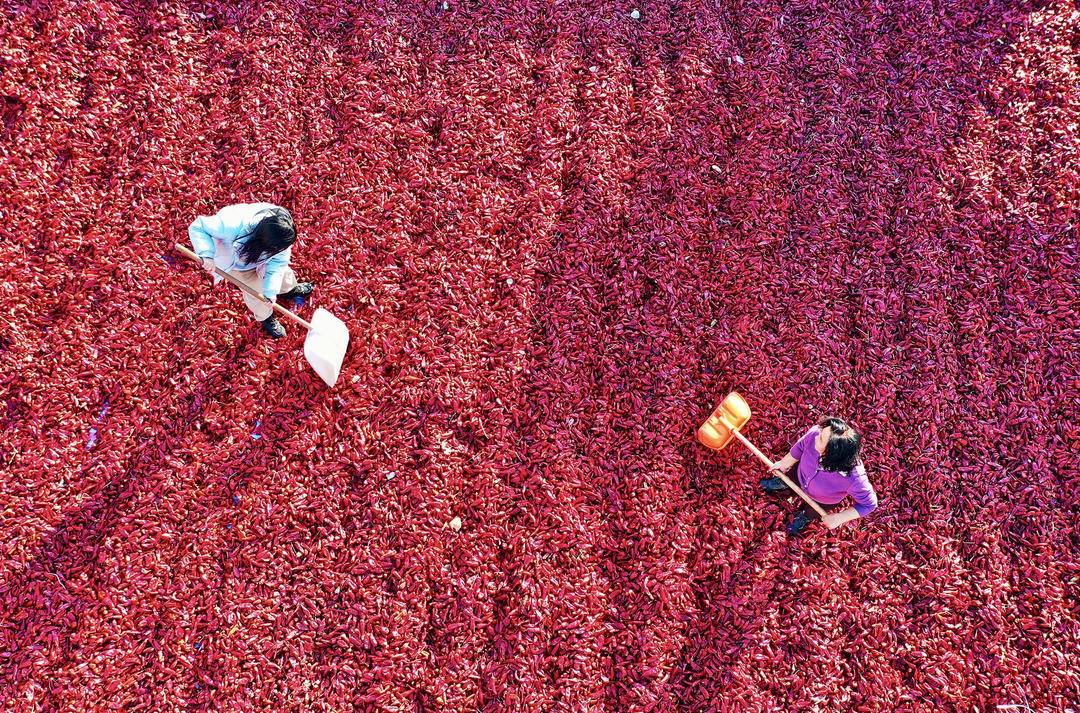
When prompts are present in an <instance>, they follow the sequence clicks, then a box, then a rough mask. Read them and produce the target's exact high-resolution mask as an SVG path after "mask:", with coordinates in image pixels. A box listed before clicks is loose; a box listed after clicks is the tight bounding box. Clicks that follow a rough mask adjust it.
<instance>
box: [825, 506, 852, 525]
mask: <svg viewBox="0 0 1080 713" xmlns="http://www.w3.org/2000/svg"><path fill="white" fill-rule="evenodd" d="M858 519H859V511H858V510H856V509H855V508H844V509H843V510H841V511H840V512H830V513H826V514H825V526H826V527H828V528H829V529H830V530H832V529H834V528H837V527H840V526H841V525H843V524H844V523H845V522H851V521H852V520H858Z"/></svg>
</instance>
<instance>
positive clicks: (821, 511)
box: [729, 426, 825, 520]
mask: <svg viewBox="0 0 1080 713" xmlns="http://www.w3.org/2000/svg"><path fill="white" fill-rule="evenodd" d="M729 427H730V426H729ZM731 432H732V433H733V434H735V437H736V438H738V439H739V441H740V442H741V443H742V444H743V445H744V446H746V447H747V448H749V449H750V452H751V453H753V454H754V455H756V456H757V457H758V458H759V459H760V460H761V462H762V463H764V464H765V467H766V468H769V469H771V468H772V464H773V462H772V461H771V460H770V459H769V457H768V456H767V455H765V454H764V453H762V452H761V451H760V450H758V447H757V446H755V445H754V444H753V443H751V442H750V441H748V440H747V439H746V436H744V435H743V434H741V433H739V431H738V429H735V428H732V429H731ZM780 480H782V481H784V485H786V486H788V487H789V488H791V489H792V490H794V491H795V494H796V495H798V496H799V497H800V498H802V499H803V500H805V501H806V504H807V505H809V506H810V507H812V508H814V510H815V511H817V514H818V515H821V519H822V520H824V519H825V510H824V509H823V508H822V507H821V506H820V505H818V504H817V501H815V500H814V499H813V498H811V497H810V496H809V495H807V494H806V492H805V491H804V490H803V489H802V488H800V487H799V486H798V485H796V484H795V483H794V482H792V480H791V478H789V477H787V476H786V475H784V474H783V473H780Z"/></svg>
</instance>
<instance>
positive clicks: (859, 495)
mask: <svg viewBox="0 0 1080 713" xmlns="http://www.w3.org/2000/svg"><path fill="white" fill-rule="evenodd" d="M851 477H852V478H853V479H854V483H852V488H851V497H852V499H853V500H854V501H855V507H850V508H845V509H844V510H841V511H840V512H835V513H829V514H827V515H826V516H825V525H826V526H828V528H829V529H830V530H831V529H833V528H835V527H840V526H841V525H843V524H844V523H846V522H851V521H852V520H858V519H859V518H860V517H866V516H867V515H869V514H870V513H871V512H873V511H874V509H875V508H877V505H878V498H877V493H875V492H874V486H873V485H871V484H870V480H869V478H867V477H866V469H865V468H864V467H863V466H862V464H861V463H860V464H859V465H857V466H855V469H854V470H853V471H852V473H851Z"/></svg>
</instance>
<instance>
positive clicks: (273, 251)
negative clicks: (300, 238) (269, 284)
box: [239, 208, 296, 265]
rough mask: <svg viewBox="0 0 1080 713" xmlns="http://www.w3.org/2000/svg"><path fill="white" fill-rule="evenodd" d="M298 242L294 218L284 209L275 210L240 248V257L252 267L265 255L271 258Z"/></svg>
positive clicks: (271, 211)
mask: <svg viewBox="0 0 1080 713" xmlns="http://www.w3.org/2000/svg"><path fill="white" fill-rule="evenodd" d="M295 242H296V226H295V225H294V224H293V217H292V214H291V213H289V211H287V210H285V209H284V208H273V209H272V210H270V212H269V215H267V216H266V217H265V218H263V219H262V220H260V221H259V222H258V224H257V225H256V226H255V229H254V230H252V231H251V232H250V233H249V234H248V236H247V240H246V242H244V244H243V246H242V247H241V248H240V250H239V252H240V257H241V259H243V261H244V262H246V263H247V264H249V265H251V264H253V263H256V262H258V261H259V260H261V259H262V258H263V256H264V255H265V256H266V257H271V256H272V255H277V254H278V253H279V252H281V251H282V250H285V249H287V248H288V247H289V246H290V245H292V244H293V243H295Z"/></svg>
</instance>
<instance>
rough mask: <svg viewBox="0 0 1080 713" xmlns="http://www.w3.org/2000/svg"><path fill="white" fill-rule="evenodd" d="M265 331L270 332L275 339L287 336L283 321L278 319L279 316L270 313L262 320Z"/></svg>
mask: <svg viewBox="0 0 1080 713" xmlns="http://www.w3.org/2000/svg"><path fill="white" fill-rule="evenodd" d="M262 328H263V331H264V332H266V333H267V334H269V335H270V336H271V337H272V338H274V339H281V338H282V337H284V336H285V328H284V327H282V326H281V322H279V321H277V317H276V316H274V315H270V316H269V317H267V318H266V319H264V320H263V321H262Z"/></svg>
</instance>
